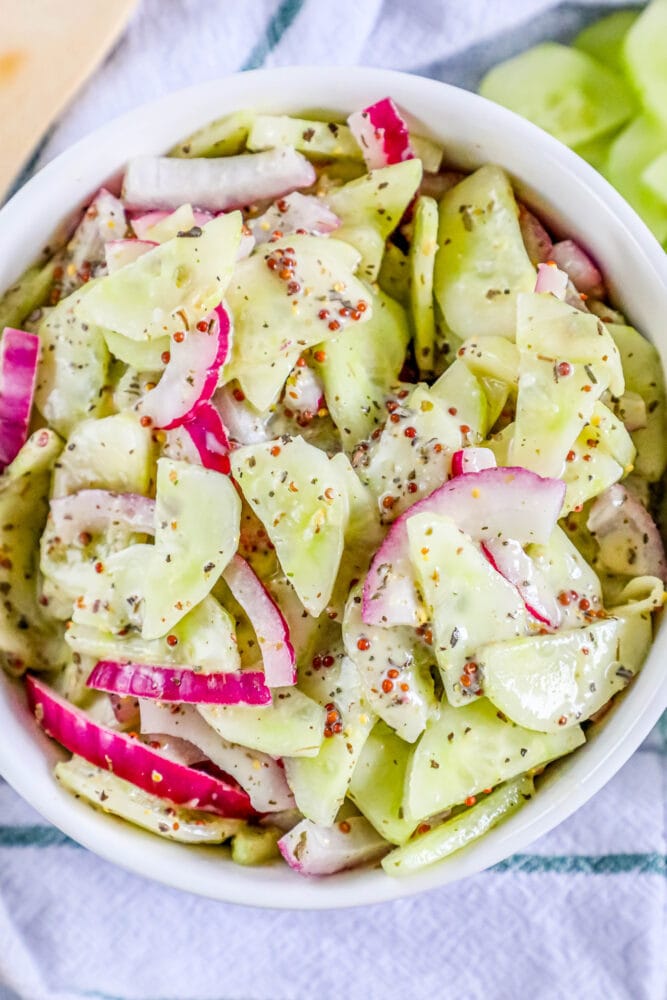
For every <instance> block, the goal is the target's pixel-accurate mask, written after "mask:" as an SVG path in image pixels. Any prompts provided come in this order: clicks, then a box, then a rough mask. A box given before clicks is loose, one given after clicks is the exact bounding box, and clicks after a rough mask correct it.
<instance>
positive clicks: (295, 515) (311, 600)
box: [231, 437, 349, 617]
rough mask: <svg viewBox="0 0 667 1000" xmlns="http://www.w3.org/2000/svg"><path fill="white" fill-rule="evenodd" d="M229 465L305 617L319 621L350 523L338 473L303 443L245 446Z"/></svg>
mask: <svg viewBox="0 0 667 1000" xmlns="http://www.w3.org/2000/svg"><path fill="white" fill-rule="evenodd" d="M231 462H232V472H233V475H234V478H235V479H236V481H237V482H238V484H239V486H240V487H241V490H242V491H243V495H244V496H245V498H246V500H247V501H248V503H249V504H250V506H251V508H252V509H253V511H254V512H255V514H256V515H257V517H259V519H260V521H261V522H262V524H263V525H264V527H265V528H266V531H267V534H268V536H269V538H270V539H271V541H272V543H273V544H274V545H275V547H276V554H277V556H278V559H279V561H280V565H281V566H282V568H283V571H284V573H285V575H286V576H287V578H288V580H289V581H290V583H291V584H292V586H293V587H294V589H295V590H296V592H297V594H298V596H299V600H300V601H301V603H302V604H303V606H304V608H305V609H306V611H307V612H308V613H309V614H311V615H313V616H314V617H317V616H318V615H319V614H321V612H322V611H323V610H324V609H325V608H326V606H327V604H328V602H329V599H330V597H331V593H332V591H333V587H334V583H335V582H336V576H337V574H338V568H339V565H340V559H341V555H342V553H343V542H344V536H345V530H346V528H347V523H348V519H349V499H348V492H347V485H346V481H345V478H344V475H343V473H342V471H341V469H340V467H339V466H338V465H335V464H334V463H333V462H331V461H330V460H329V459H328V458H327V456H326V454H325V453H324V452H323V451H321V450H320V449H319V448H315V447H314V446H313V445H310V444H307V443H306V441H304V440H303V438H302V437H296V438H279V439H277V440H276V441H270V442H268V443H264V442H262V443H261V444H256V445H246V446H245V447H243V448H238V449H237V450H236V451H234V452H232V454H231Z"/></svg>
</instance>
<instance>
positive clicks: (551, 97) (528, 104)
mask: <svg viewBox="0 0 667 1000" xmlns="http://www.w3.org/2000/svg"><path fill="white" fill-rule="evenodd" d="M479 92H480V94H481V95H482V96H483V97H488V98H489V100H492V101H496V102H497V103H498V104H502V105H504V107H506V108H509V109H510V110H511V111H516V112H517V114H520V115H522V116H523V117H524V118H528V119H529V121H531V122H533V123H534V124H535V125H539V126H540V128H543V129H544V130H545V131H546V132H550V133H551V134H552V135H554V136H556V138H557V139H560V141H561V142H564V143H565V145H566V146H576V145H577V144H579V143H582V142H589V141H590V140H591V139H596V138H597V137H598V136H600V135H604V134H605V133H606V132H611V131H613V129H615V128H618V126H619V125H622V124H623V122H625V121H627V120H628V118H630V116H631V115H632V114H633V113H634V111H635V100H634V96H633V93H632V90H631V88H630V87H629V86H628V84H627V83H626V82H625V80H624V79H623V78H622V77H621V76H619V75H618V74H616V73H614V72H612V70H610V69H607V67H606V66H603V65H602V64H601V63H599V62H597V61H596V60H595V59H592V58H591V57H590V56H589V55H587V53H585V52H582V51H578V50H577V49H571V48H568V47H567V46H566V45H559V44H557V43H556V42H545V43H543V44H542V45H536V46H535V47H534V48H532V49H528V50H527V51H526V52H522V53H521V54H520V55H518V56H515V57H514V58H513V59H509V60H508V61H507V62H503V63H501V64H500V65H499V66H496V67H495V68H494V69H492V70H491V71H490V73H488V74H487V75H486V76H485V77H484V79H483V80H482V83H481V85H480V88H479Z"/></svg>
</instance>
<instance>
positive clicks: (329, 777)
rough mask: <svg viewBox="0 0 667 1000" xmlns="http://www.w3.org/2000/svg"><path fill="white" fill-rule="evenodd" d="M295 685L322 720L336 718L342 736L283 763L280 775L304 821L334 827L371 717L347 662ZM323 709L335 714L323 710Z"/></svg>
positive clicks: (353, 669) (354, 671)
mask: <svg viewBox="0 0 667 1000" xmlns="http://www.w3.org/2000/svg"><path fill="white" fill-rule="evenodd" d="M306 673H307V674H309V675H310V676H306ZM299 685H300V687H301V688H302V689H303V690H304V691H305V692H306V694H307V695H308V696H309V697H311V698H313V699H314V700H315V701H316V702H318V704H320V705H322V706H323V707H324V709H325V711H326V712H327V718H328V715H329V712H331V713H332V717H333V713H334V712H336V713H337V716H336V719H334V720H333V721H334V722H337V721H338V720H340V722H341V724H342V730H341V732H339V733H337V732H335V731H334V732H333V734H332V735H329V736H325V738H324V740H323V741H322V745H321V747H320V749H319V752H318V754H317V756H316V757H286V758H285V760H284V764H285V775H286V777H287V783H288V785H289V786H290V788H291V789H292V792H293V793H294V798H295V800H296V804H297V806H298V808H299V810H300V811H301V813H302V814H303V815H304V816H305V817H306V819H310V820H312V821H313V822H314V823H318V824H319V825H320V826H333V823H334V822H335V819H336V816H337V814H338V810H339V809H340V807H341V806H342V804H343V799H344V798H345V795H346V793H347V787H348V785H349V783H350V778H351V777H352V772H353V771H354V768H355V765H356V763H357V760H358V759H359V754H360V753H361V751H362V748H363V746H364V743H365V742H366V739H367V738H368V734H369V733H370V731H371V729H372V728H373V723H374V722H375V716H374V715H373V713H372V712H371V710H370V708H369V706H368V704H367V702H366V699H365V697H364V693H363V689H362V686H361V682H360V680H359V674H358V672H357V668H356V667H355V666H354V664H353V663H352V661H351V660H349V659H348V658H347V657H346V656H344V657H342V658H339V659H338V662H337V663H336V664H335V665H334V666H333V667H321V668H320V669H319V670H315V669H311V670H309V671H307V672H302V674H301V676H300V679H299ZM328 705H333V706H334V709H327V706H328Z"/></svg>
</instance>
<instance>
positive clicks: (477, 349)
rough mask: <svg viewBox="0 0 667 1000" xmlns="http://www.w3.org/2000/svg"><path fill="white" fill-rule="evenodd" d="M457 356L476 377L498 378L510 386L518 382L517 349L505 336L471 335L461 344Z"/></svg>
mask: <svg viewBox="0 0 667 1000" xmlns="http://www.w3.org/2000/svg"><path fill="white" fill-rule="evenodd" d="M458 357H459V358H460V360H461V361H463V362H464V364H466V365H467V366H468V368H469V369H470V371H471V372H472V373H473V374H474V375H477V377H478V378H493V379H498V381H500V382H505V383H506V384H507V385H510V386H516V385H517V384H518V382H519V364H520V360H521V358H520V355H519V349H518V347H517V346H516V344H513V343H512V342H511V341H510V340H508V339H507V338H506V337H494V336H489V337H471V338H470V339H469V340H466V341H464V343H463V344H462V345H461V347H460V349H459V352H458Z"/></svg>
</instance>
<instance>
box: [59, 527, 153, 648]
mask: <svg viewBox="0 0 667 1000" xmlns="http://www.w3.org/2000/svg"><path fill="white" fill-rule="evenodd" d="M152 554H153V546H152V545H129V546H128V547H127V548H124V549H121V550H120V552H111V553H110V554H109V555H108V556H107V558H106V560H105V561H104V563H98V567H99V569H98V571H97V572H96V568H95V567H94V566H90V565H88V564H87V565H85V569H86V570H88V572H87V573H86V574H85V575H84V574H83V573H82V575H81V582H82V583H84V585H85V590H82V591H80V593H79V595H78V596H77V597H76V598H75V602H74V610H73V612H72V620H73V621H74V622H75V623H76V624H77V625H87V626H89V627H91V628H97V629H100V630H102V631H105V632H120V631H123V630H125V629H129V628H141V623H142V618H143V611H144V603H145V599H146V585H145V583H144V578H145V570H146V566H147V565H149V564H150V561H151V557H152ZM83 568H84V567H81V569H83ZM114 659H115V657H114Z"/></svg>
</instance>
